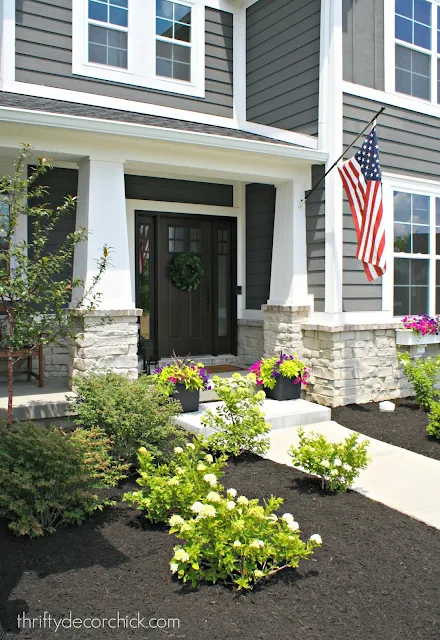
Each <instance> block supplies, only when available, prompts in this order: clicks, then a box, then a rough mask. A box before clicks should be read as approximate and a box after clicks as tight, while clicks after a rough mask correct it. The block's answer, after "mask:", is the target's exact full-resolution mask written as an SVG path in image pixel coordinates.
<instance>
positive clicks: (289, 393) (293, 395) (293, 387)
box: [264, 376, 301, 401]
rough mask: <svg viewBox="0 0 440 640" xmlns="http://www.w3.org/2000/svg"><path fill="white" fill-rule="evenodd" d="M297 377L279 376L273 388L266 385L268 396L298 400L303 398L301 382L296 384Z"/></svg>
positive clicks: (273, 398)
mask: <svg viewBox="0 0 440 640" xmlns="http://www.w3.org/2000/svg"><path fill="white" fill-rule="evenodd" d="M294 380H296V378H283V377H282V376H279V377H278V378H277V381H276V383H275V386H274V388H273V389H268V388H267V387H264V391H265V393H266V397H267V398H270V399H271V400H278V401H283V400H298V399H299V398H301V383H300V382H298V383H296V384H294V382H293V381H294Z"/></svg>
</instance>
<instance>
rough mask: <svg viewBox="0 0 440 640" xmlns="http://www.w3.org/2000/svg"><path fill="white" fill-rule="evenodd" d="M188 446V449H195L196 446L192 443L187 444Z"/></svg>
mask: <svg viewBox="0 0 440 640" xmlns="http://www.w3.org/2000/svg"><path fill="white" fill-rule="evenodd" d="M186 446H187V447H188V449H195V446H194V445H193V443H192V442H187V443H186Z"/></svg>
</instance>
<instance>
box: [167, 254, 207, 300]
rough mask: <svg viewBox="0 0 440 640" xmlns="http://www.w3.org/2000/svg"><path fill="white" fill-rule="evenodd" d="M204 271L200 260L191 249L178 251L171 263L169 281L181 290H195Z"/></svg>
mask: <svg viewBox="0 0 440 640" xmlns="http://www.w3.org/2000/svg"><path fill="white" fill-rule="evenodd" d="M204 273H205V270H204V269H203V265H202V261H201V260H200V257H199V256H198V255H197V254H196V253H194V252H193V251H187V252H186V253H179V255H178V256H176V257H175V258H174V261H173V264H172V265H171V281H172V283H173V285H174V286H175V287H177V288H178V289H181V290H182V291H195V290H196V289H197V288H198V287H199V285H200V283H201V281H202V278H203V275H204Z"/></svg>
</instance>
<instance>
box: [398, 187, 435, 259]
mask: <svg viewBox="0 0 440 640" xmlns="http://www.w3.org/2000/svg"><path fill="white" fill-rule="evenodd" d="M429 203H430V200H429V196H422V195H417V194H411V193H404V192H399V191H395V192H394V251H395V253H423V254H428V253H429V238H430V224H429Z"/></svg>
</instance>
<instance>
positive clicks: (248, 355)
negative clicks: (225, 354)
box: [237, 319, 264, 365]
mask: <svg viewBox="0 0 440 640" xmlns="http://www.w3.org/2000/svg"><path fill="white" fill-rule="evenodd" d="M237 324H238V360H239V362H240V363H242V364H246V365H251V364H254V362H256V361H257V360H259V359H260V358H261V356H262V355H263V353H264V332H263V320H242V319H240V320H238V323H237Z"/></svg>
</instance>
